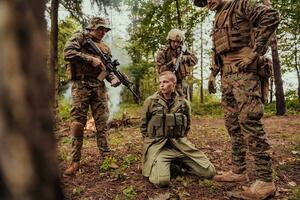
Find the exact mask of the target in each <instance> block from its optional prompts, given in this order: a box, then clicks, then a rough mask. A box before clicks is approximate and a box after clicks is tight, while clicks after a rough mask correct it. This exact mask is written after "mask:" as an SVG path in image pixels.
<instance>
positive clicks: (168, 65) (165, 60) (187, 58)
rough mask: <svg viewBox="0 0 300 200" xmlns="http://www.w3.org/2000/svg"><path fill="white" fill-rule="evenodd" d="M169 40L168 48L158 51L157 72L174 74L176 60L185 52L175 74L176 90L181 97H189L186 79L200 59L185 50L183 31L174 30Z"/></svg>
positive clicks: (169, 35) (168, 37)
mask: <svg viewBox="0 0 300 200" xmlns="http://www.w3.org/2000/svg"><path fill="white" fill-rule="evenodd" d="M167 40H168V42H169V44H168V45H167V47H164V48H161V49H159V50H158V51H157V56H156V67H157V70H158V72H159V73H161V72H164V71H172V72H174V70H175V64H176V59H177V58H178V57H179V55H180V52H181V51H184V52H183V55H182V58H181V63H180V65H179V68H178V71H176V72H175V74H176V77H177V85H176V90H177V92H178V93H179V94H180V95H185V96H187V84H186V82H185V79H186V77H187V76H188V75H189V72H190V69H189V67H193V66H195V65H196V64H197V62H198V59H197V58H196V56H195V55H194V54H193V53H192V52H190V51H188V50H186V49H184V34H183V32H182V31H181V30H178V29H172V30H171V31H170V32H169V34H168V36H167Z"/></svg>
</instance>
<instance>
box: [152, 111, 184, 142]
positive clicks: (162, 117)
mask: <svg viewBox="0 0 300 200" xmlns="http://www.w3.org/2000/svg"><path fill="white" fill-rule="evenodd" d="M183 107H184V105H181V106H180V108H179V110H183ZM150 115H151V117H150V119H149V122H148V125H147V136H148V137H150V138H161V137H164V138H179V137H184V136H185V134H186V130H187V125H188V124H187V123H188V122H187V116H186V115H184V114H183V113H181V112H176V113H165V111H164V108H163V107H162V106H161V107H155V108H154V109H153V110H152V112H151V114H150Z"/></svg>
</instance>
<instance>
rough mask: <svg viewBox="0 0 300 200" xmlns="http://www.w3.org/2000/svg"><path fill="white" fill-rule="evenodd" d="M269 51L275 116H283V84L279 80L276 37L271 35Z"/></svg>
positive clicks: (284, 110)
mask: <svg viewBox="0 0 300 200" xmlns="http://www.w3.org/2000/svg"><path fill="white" fill-rule="evenodd" d="M271 49H272V60H273V71H274V80H275V96H276V115H284V114H285V112H286V109H285V99H284V92H283V84H282V79H281V71H280V61H279V55H278V48H277V39H276V35H273V38H272V43H271Z"/></svg>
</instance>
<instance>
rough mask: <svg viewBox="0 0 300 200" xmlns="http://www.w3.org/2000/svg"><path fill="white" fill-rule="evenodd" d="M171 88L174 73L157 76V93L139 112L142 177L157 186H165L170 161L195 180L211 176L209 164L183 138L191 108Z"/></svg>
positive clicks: (205, 158)
mask: <svg viewBox="0 0 300 200" xmlns="http://www.w3.org/2000/svg"><path fill="white" fill-rule="evenodd" d="M175 87H176V76H175V75H174V73H172V72H170V71H165V72H163V73H161V74H160V77H159V91H158V92H156V93H155V94H153V95H152V96H150V97H148V98H147V99H146V101H145V102H144V108H143V112H142V122H141V132H142V134H143V137H144V146H143V157H142V159H143V161H142V162H143V169H142V170H143V175H144V176H146V177H149V180H150V182H152V183H154V184H155V185H158V186H168V185H169V183H170V173H171V172H170V165H171V163H172V162H174V161H179V162H182V163H183V164H184V165H186V166H187V167H188V169H189V170H190V172H191V173H193V174H195V175H197V176H199V177H203V178H212V177H213V176H214V175H215V168H214V166H213V164H212V163H211V162H210V161H209V159H208V158H207V157H206V156H205V154H204V153H203V152H201V151H199V150H198V149H197V148H196V147H195V146H194V145H193V144H192V143H191V142H190V141H189V140H188V139H187V137H186V135H187V133H188V131H189V129H190V126H191V108H190V105H189V103H188V101H187V100H186V99H185V98H184V97H183V96H180V95H179V94H178V93H176V90H175Z"/></svg>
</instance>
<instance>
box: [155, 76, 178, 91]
mask: <svg viewBox="0 0 300 200" xmlns="http://www.w3.org/2000/svg"><path fill="white" fill-rule="evenodd" d="M159 90H160V92H161V93H162V94H171V93H172V92H173V91H175V82H174V81H172V79H171V78H170V76H169V75H163V76H161V77H159Z"/></svg>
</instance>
